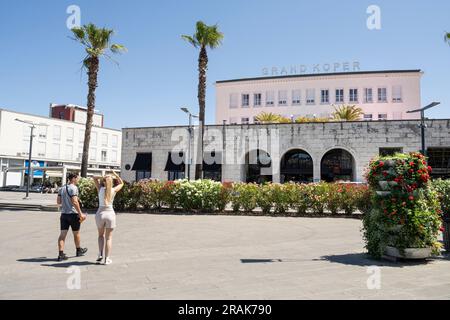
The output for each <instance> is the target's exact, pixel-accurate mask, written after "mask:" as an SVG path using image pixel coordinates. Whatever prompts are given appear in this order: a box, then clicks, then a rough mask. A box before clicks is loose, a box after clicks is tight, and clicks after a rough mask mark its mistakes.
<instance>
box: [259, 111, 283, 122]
mask: <svg viewBox="0 0 450 320" xmlns="http://www.w3.org/2000/svg"><path fill="white" fill-rule="evenodd" d="M255 120H256V121H257V122H259V123H280V122H281V121H282V117H281V116H280V115H279V114H275V113H272V112H261V113H260V114H258V115H257V116H256V117H255Z"/></svg>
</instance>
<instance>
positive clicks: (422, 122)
mask: <svg viewBox="0 0 450 320" xmlns="http://www.w3.org/2000/svg"><path fill="white" fill-rule="evenodd" d="M440 104H441V103H440V102H432V103H430V104H429V105H427V106H425V107H423V108H422V109H416V110H410V111H407V112H406V113H418V112H420V125H419V127H420V135H421V140H422V146H421V148H422V150H421V151H420V152H421V153H422V154H423V155H424V156H426V155H427V149H426V145H425V128H426V127H427V125H426V123H425V110H428V109H431V108H433V107H436V106H438V105H440Z"/></svg>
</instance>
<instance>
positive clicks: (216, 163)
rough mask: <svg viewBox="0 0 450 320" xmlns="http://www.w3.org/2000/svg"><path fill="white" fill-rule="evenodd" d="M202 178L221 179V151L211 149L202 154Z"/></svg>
mask: <svg viewBox="0 0 450 320" xmlns="http://www.w3.org/2000/svg"><path fill="white" fill-rule="evenodd" d="M203 179H209V180H214V181H222V153H219V152H217V153H216V151H211V152H208V153H205V155H204V156H203Z"/></svg>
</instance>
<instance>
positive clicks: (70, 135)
mask: <svg viewBox="0 0 450 320" xmlns="http://www.w3.org/2000/svg"><path fill="white" fill-rule="evenodd" d="M66 140H67V142H73V128H67V137H66Z"/></svg>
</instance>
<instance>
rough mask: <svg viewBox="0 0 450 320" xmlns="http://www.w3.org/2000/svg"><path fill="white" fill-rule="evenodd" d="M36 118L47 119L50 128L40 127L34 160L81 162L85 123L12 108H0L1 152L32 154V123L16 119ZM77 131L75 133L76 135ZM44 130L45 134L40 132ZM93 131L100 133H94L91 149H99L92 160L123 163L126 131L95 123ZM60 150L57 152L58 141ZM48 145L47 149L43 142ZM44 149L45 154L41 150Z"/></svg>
mask: <svg viewBox="0 0 450 320" xmlns="http://www.w3.org/2000/svg"><path fill="white" fill-rule="evenodd" d="M16 118H18V119H21V120H26V121H32V122H35V123H45V124H47V125H48V127H47V129H40V128H44V127H40V128H37V129H36V130H35V138H34V143H33V160H43V161H57V162H70V163H79V162H80V161H81V158H78V153H79V152H82V147H83V140H84V127H85V126H84V125H82V124H78V123H74V122H71V121H65V120H59V119H52V118H47V117H40V116H34V115H29V114H22V113H17V112H14V111H9V110H0V156H1V157H4V158H7V157H20V158H23V159H25V158H28V145H29V136H30V129H29V126H27V125H25V124H22V123H20V122H17V121H15V119H16ZM57 128H60V137H59V139H58V135H59V134H58V129H57ZM72 132H73V135H72ZM40 133H41V134H43V136H40ZM92 134H93V135H95V134H96V135H97V139H96V140H97V141H93V139H92V136H91V150H92V151H94V150H95V160H91V161H90V163H91V164H94V165H100V164H102V165H110V166H120V160H121V152H120V150H121V146H122V133H121V131H117V130H112V129H107V128H100V127H93V128H92ZM102 134H106V135H107V137H108V139H107V145H106V146H104V145H102ZM113 137H116V141H117V144H116V146H113V140H114V138H113ZM58 144H59V146H60V150H59V152H58V154H57V155H56V154H55V153H56V152H55V151H56V149H57V148H56V145H58ZM44 145H45V150H43V149H44V148H43V146H44ZM103 150H104V151H106V153H107V159H106V161H102V159H101V153H102V151H103ZM114 152H116V154H117V158H116V159H115V160H116V161H113V160H114V159H112V157H113V153H114ZM40 153H42V154H40Z"/></svg>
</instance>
